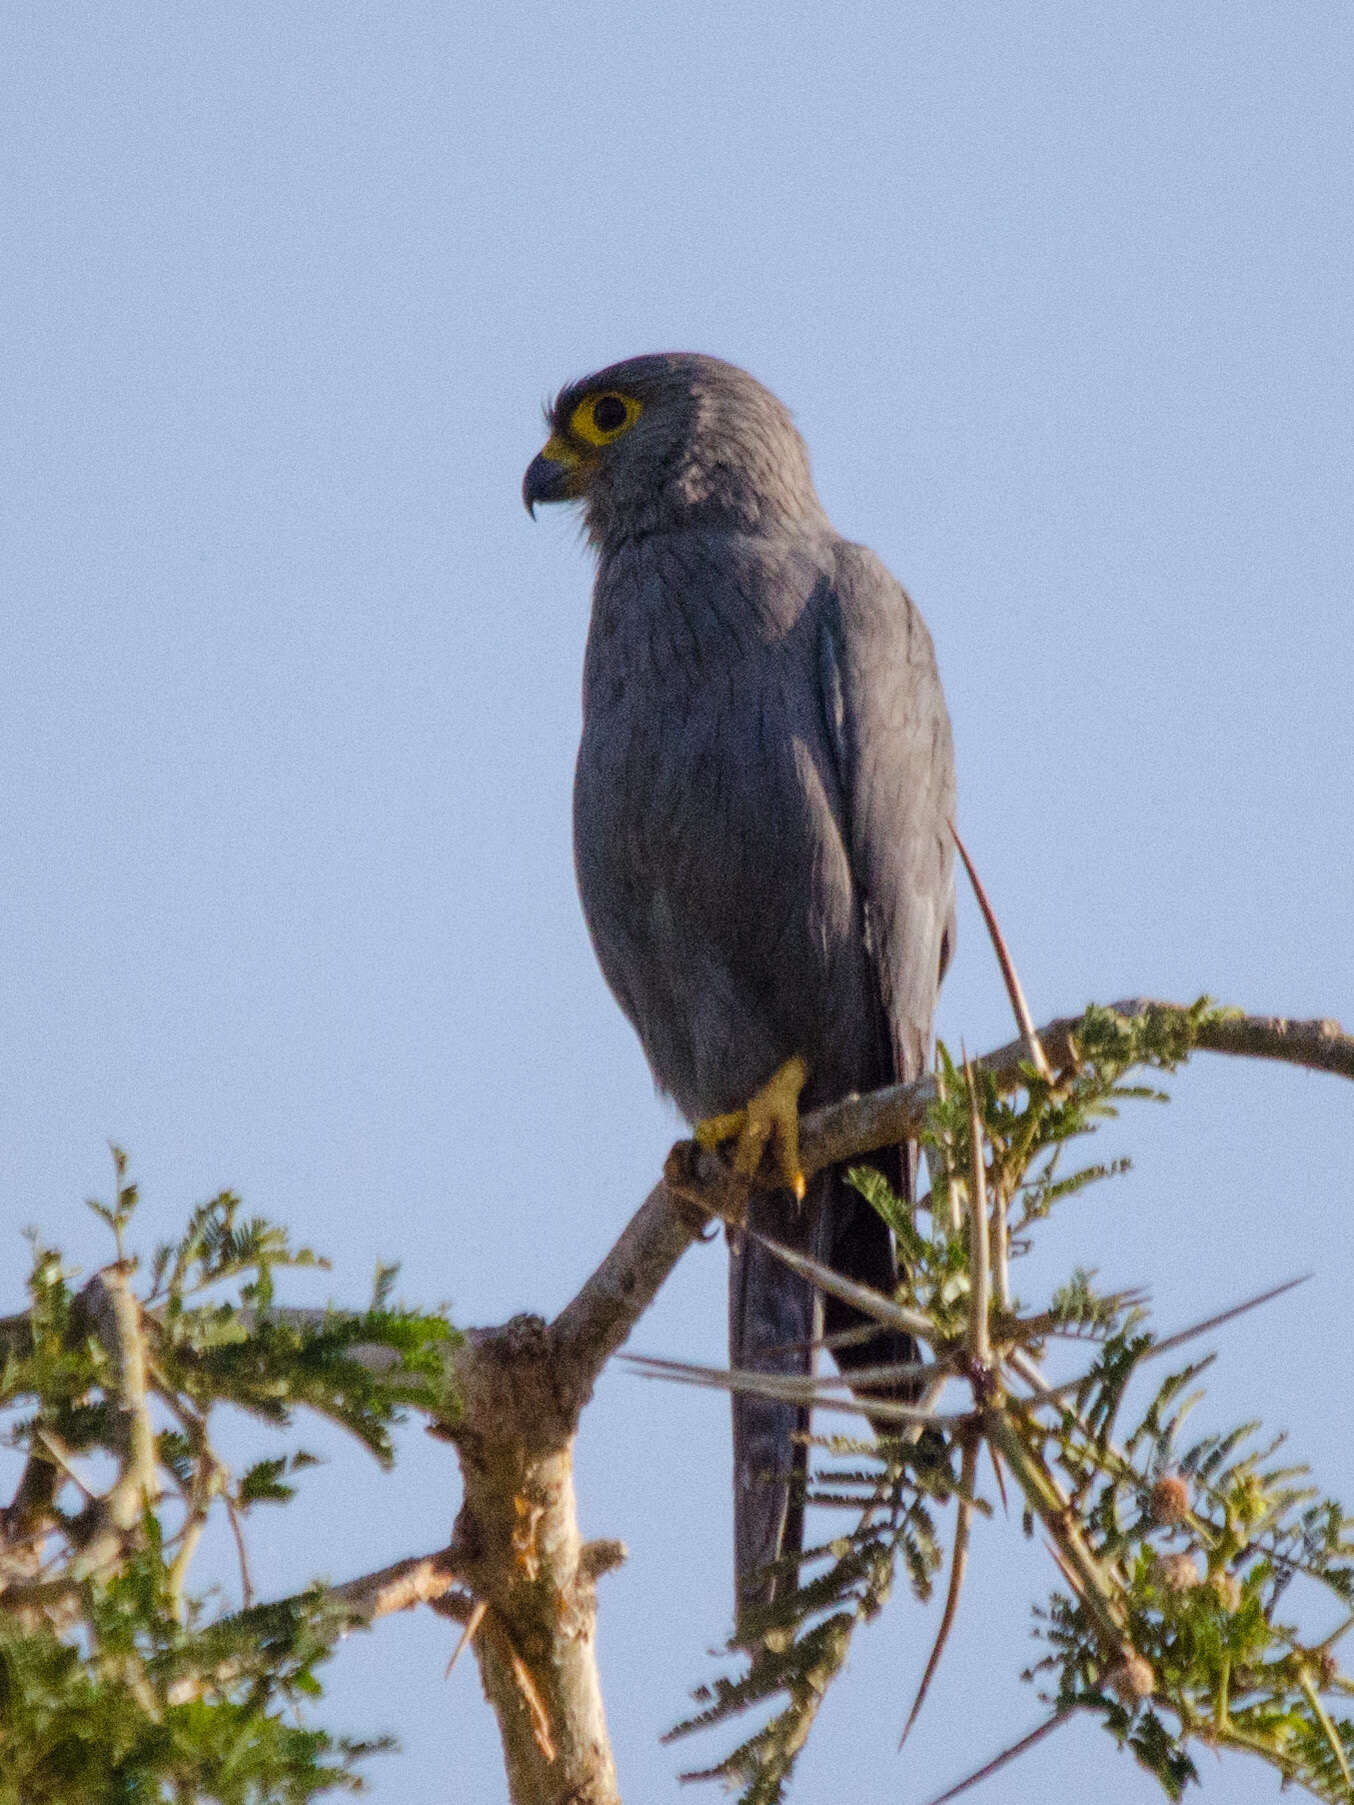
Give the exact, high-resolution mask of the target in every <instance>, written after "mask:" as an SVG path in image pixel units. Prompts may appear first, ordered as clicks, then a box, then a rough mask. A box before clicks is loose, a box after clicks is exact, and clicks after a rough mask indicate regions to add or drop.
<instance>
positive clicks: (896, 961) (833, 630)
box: [819, 542, 954, 1079]
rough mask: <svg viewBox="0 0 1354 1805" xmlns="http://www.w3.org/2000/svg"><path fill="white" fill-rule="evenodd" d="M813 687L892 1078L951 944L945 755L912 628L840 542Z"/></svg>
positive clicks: (890, 588)
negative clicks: (818, 691) (819, 700)
mask: <svg viewBox="0 0 1354 1805" xmlns="http://www.w3.org/2000/svg"><path fill="white" fill-rule="evenodd" d="M836 578H837V580H836V584H835V588H834V590H833V592H832V594H831V595H830V596H829V597H828V598H827V606H826V607H825V608H824V610H823V620H822V629H821V638H820V645H819V663H820V682H821V688H822V696H823V710H824V715H825V717H826V720H827V727H828V737H829V740H830V743H831V745H832V749H833V755H834V758H835V761H836V764H837V771H838V777H839V781H840V785H841V794H842V798H843V804H844V809H845V815H846V819H845V821H844V823H843V830H844V834H845V838H846V843H847V851H848V855H849V857H850V861H851V870H852V875H853V877H854V878H855V882H856V886H857V889H858V891H859V894H860V898H861V903H862V909H863V918H864V924H865V936H866V945H867V949H868V951H869V956H870V959H871V962H872V964H873V966H874V969H875V972H876V974H877V977H878V983H879V994H880V998H881V1001H882V1003H883V1006H884V1012H885V1015H886V1018H887V1020H888V1024H889V1031H890V1035H891V1038H892V1041H893V1059H894V1071H895V1073H896V1075H897V1077H898V1078H900V1079H909V1078H915V1077H916V1076H917V1075H918V1073H919V1072H920V1071H921V1069H922V1067H923V1065H924V1064H925V1061H926V1057H927V1052H928V1048H929V1044H930V1038H931V1018H932V1016H933V1014H934V1013H935V1006H936V995H937V992H938V991H939V988H940V980H941V977H942V975H943V973H944V970H945V966H946V964H947V963H948V961H949V957H950V953H951V951H952V950H953V946H954V874H953V863H954V858H953V843H952V840H951V837H950V821H951V820H952V818H953V815H954V750H953V745H952V742H951V738H950V723H949V716H948V715H947V713H946V711H945V699H944V696H943V695H942V693H941V688H940V676H939V673H938V672H937V670H936V661H935V652H934V650H933V648H932V645H931V636H930V634H929V633H928V632H927V630H926V625H925V622H924V621H923V620H922V618H921V615H920V614H919V613H918V612H917V610H916V608H914V607H913V605H912V602H911V601H910V599H909V598H908V596H907V593H906V592H905V590H904V589H903V588H902V586H901V585H900V584H899V583H898V582H897V581H896V580H895V579H894V578H893V577H892V576H891V575H890V574H889V572H888V571H887V570H886V569H885V567H884V565H883V564H881V563H880V561H879V559H878V558H876V557H875V555H874V554H873V552H870V551H867V550H866V549H865V548H864V547H863V546H859V545H849V544H847V543H845V542H842V543H841V544H840V545H839V546H838V548H837V558H836Z"/></svg>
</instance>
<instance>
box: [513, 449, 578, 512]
mask: <svg viewBox="0 0 1354 1805" xmlns="http://www.w3.org/2000/svg"><path fill="white" fill-rule="evenodd" d="M586 486H587V471H586V469H585V468H584V465H583V460H582V459H581V458H580V457H579V455H578V453H577V452H576V451H575V450H574V449H573V447H572V446H571V445H569V444H568V443H567V442H566V441H565V440H563V439H561V438H560V436H559V434H558V433H556V434H554V435H553V436H552V437H551V438H550V439H549V440H548V441H547V443H546V445H545V447H544V449H543V450H542V451H539V452H538V453H537V454H536V456H535V457H534V458H532V460H531V462H530V463H529V464H528V465H527V473H526V475H525V476H524V477H523V478H522V501H523V503H524V505H525V507H526V510H527V513H528V514H530V515H531V517H532V519H533V520H534V519H535V518H536V504H537V502H544V501H575V500H577V498H578V497H579V496H580V495H581V494H582V493H583V491H584V489H585V487H586Z"/></svg>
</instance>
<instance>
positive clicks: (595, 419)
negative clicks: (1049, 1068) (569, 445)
mask: <svg viewBox="0 0 1354 1805" xmlns="http://www.w3.org/2000/svg"><path fill="white" fill-rule="evenodd" d="M643 411H644V409H643V406H642V404H641V403H640V402H638V401H636V400H635V398H634V396H633V395H622V394H619V393H618V392H617V391H616V390H615V389H604V390H603V391H602V393H601V394H600V395H588V396H587V397H586V398H585V399H584V400H582V401H580V402H579V404H578V406H577V407H576V408H575V409H574V411H573V413H572V414H570V416H569V431H570V432H571V433H573V435H574V437H575V438H577V439H582V440H584V441H585V443H587V444H589V445H610V444H611V442H612V440H613V439H619V438H620V436H621V434H622V433H623V432H629V430H630V428H631V427H632V426H633V425H634V424H635V421H636V420H638V418H639V416H640V415H641V413H643Z"/></svg>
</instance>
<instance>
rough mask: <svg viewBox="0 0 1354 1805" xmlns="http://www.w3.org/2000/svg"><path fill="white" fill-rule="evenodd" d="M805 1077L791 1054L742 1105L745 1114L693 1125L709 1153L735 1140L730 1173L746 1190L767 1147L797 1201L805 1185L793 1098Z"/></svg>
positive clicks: (797, 1058) (796, 1098) (796, 1097)
mask: <svg viewBox="0 0 1354 1805" xmlns="http://www.w3.org/2000/svg"><path fill="white" fill-rule="evenodd" d="M808 1075H809V1068H808V1066H807V1065H806V1064H805V1062H804V1060H803V1059H801V1058H800V1056H799V1054H798V1053H796V1054H795V1056H794V1057H793V1058H792V1059H787V1060H786V1061H785V1064H784V1065H783V1066H781V1068H780V1070H779V1071H777V1072H776V1073H774V1074H773V1075H772V1076H771V1077H770V1078H768V1079H767V1081H766V1083H765V1084H764V1085H763V1086H762V1088H761V1089H760V1090H759V1091H758V1092H757V1094H756V1095H755V1096H754V1097H750V1098H749V1099H748V1104H747V1107H746V1109H735V1110H731V1111H730V1112H729V1114H728V1115H723V1116H708V1117H707V1118H706V1119H705V1121H703V1122H697V1124H696V1126H695V1128H694V1129H693V1131H692V1132H693V1134H694V1136H695V1139H696V1140H697V1142H699V1144H700V1145H701V1146H702V1147H706V1148H708V1149H709V1150H710V1151H711V1152H713V1151H714V1150H715V1149H716V1148H718V1147H720V1146H722V1145H723V1143H724V1142H725V1141H732V1140H735V1139H736V1140H737V1142H738V1145H737V1146H736V1147H735V1148H734V1152H733V1169H734V1171H735V1172H736V1173H737V1175H738V1176H739V1178H741V1179H743V1180H744V1182H745V1183H747V1184H751V1183H752V1182H753V1181H754V1179H755V1178H756V1176H757V1170H758V1168H759V1167H760V1165H761V1163H762V1154H763V1153H764V1152H765V1151H766V1148H767V1146H768V1144H769V1145H770V1146H771V1147H772V1149H773V1152H774V1157H775V1165H776V1170H777V1171H778V1173H779V1174H780V1179H781V1182H782V1184H785V1185H787V1186H788V1187H789V1188H790V1190H792V1191H793V1192H794V1194H795V1196H796V1197H798V1198H799V1199H800V1200H801V1201H802V1200H803V1196H804V1189H805V1184H804V1174H803V1172H802V1171H801V1170H800V1167H799V1093H800V1091H802V1090H803V1088H804V1083H805V1080H806V1079H807V1078H808Z"/></svg>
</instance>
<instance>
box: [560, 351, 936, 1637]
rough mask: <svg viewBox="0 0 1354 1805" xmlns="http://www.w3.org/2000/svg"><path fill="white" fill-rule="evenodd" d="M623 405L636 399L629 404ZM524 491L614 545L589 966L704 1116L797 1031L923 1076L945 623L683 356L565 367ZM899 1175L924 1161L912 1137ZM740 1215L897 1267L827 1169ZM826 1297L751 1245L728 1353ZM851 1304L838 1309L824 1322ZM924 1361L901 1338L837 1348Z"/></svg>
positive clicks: (755, 1479)
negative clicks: (575, 376)
mask: <svg viewBox="0 0 1354 1805" xmlns="http://www.w3.org/2000/svg"><path fill="white" fill-rule="evenodd" d="M622 415H623V416H624V419H623V420H622ZM549 418H550V425H551V429H552V433H551V438H550V441H549V443H548V445H547V446H546V448H545V450H544V451H543V452H542V453H541V455H540V456H539V457H538V458H537V459H536V460H535V462H534V463H533V464H532V466H531V468H530V469H529V470H528V472H527V477H526V481H525V483H524V495H525V497H526V499H527V502H528V504H529V505H534V504H535V503H536V502H537V501H546V500H563V499H576V500H579V501H581V502H582V504H583V508H584V514H585V519H586V523H587V530H588V534H589V537H590V538H591V540H592V542H593V544H594V546H595V547H596V550H597V560H598V568H597V581H596V587H595V589H594V592H593V609H592V622H591V627H590V631H589V635H588V647H587V655H586V660H585V666H584V677H583V738H582V744H581V746H580V749H579V757H578V768H577V774H576V779H575V791H574V836H575V854H576V862H577V869H578V881H579V888H580V891H581V893H582V898H583V906H584V911H585V913H586V916H587V921H588V927H589V929H590V932H591V934H592V938H593V943H594V945H595V947H596V950H597V956H598V959H599V960H600V962H601V966H602V970H603V972H604V973H605V975H606V978H607V981H608V983H609V984H610V986H611V988H612V990H613V991H614V992H615V994H616V996H617V998H618V1000H619V1002H620V1004H621V1007H622V1008H623V1009H624V1010H625V1012H626V1014H627V1015H628V1017H629V1018H630V1020H631V1022H632V1023H633V1024H634V1027H635V1029H636V1031H637V1032H638V1034H639V1037H640V1039H641V1041H642V1043H643V1046H644V1050H645V1053H646V1054H647V1056H648V1059H649V1063H650V1065H651V1067H652V1069H653V1073H654V1076H655V1078H656V1080H657V1082H658V1083H659V1085H660V1086H661V1087H662V1088H663V1089H664V1090H665V1091H667V1092H669V1093H670V1094H671V1096H672V1097H673V1098H674V1099H675V1101H676V1103H677V1105H678V1107H679V1108H680V1109H681V1110H682V1112H683V1113H684V1114H685V1115H686V1116H687V1118H688V1119H689V1120H691V1121H696V1120H698V1119H701V1118H703V1117H707V1116H710V1115H713V1114H719V1113H723V1112H725V1111H729V1110H733V1109H736V1108H738V1107H740V1106H741V1105H742V1104H744V1103H746V1102H747V1100H748V1098H749V1097H750V1096H751V1095H752V1094H753V1093H754V1092H755V1091H756V1090H758V1088H759V1087H760V1086H762V1085H763V1084H764V1083H765V1082H766V1080H767V1079H768V1078H769V1077H770V1076H771V1075H772V1074H773V1072H775V1071H776V1070H777V1069H778V1068H779V1067H780V1066H781V1065H782V1064H783V1063H784V1061H785V1060H787V1059H788V1058H789V1057H790V1056H791V1055H793V1054H801V1055H802V1056H803V1057H804V1058H805V1060H806V1061H807V1063H808V1068H809V1077H808V1082H807V1085H806V1087H805V1091H804V1095H803V1103H804V1105H805V1107H812V1106H813V1105H814V1104H816V1103H820V1102H825V1101H827V1100H829V1099H832V1098H836V1097H839V1096H842V1095H844V1094H845V1093H847V1092H849V1091H852V1090H865V1089H869V1088H872V1087H874V1086H876V1085H879V1084H883V1083H887V1082H890V1081H892V1080H893V1079H894V1078H909V1077H912V1076H915V1075H916V1073H917V1072H918V1071H919V1070H920V1068H921V1066H922V1065H923V1063H924V1061H925V1059H926V1056H927V1051H928V1047H929V1041H930V1033H931V1018H932V1013H933V1010H934V1007H935V1000H936V993H937V989H938V986H939V983H940V978H941V976H942V974H943V970H944V966H945V963H946V961H947V959H948V956H949V951H950V948H951V946H952V942H953V908H954V899H953V881H952V875H951V852H950V836H949V829H948V821H949V818H950V816H951V815H952V813H953V808H954V771H953V757H952V752H951V745H950V732H949V723H948V719H947V717H946V713H945V706H944V701H943V698H942V695H941V690H940V683H939V678H938V676H937V674H936V668H935V660H934V655H933V652H932V648H931V641H930V637H929V635H928V633H927V631H926V628H925V626H924V624H923V622H922V620H921V617H920V616H919V614H918V613H917V611H916V610H915V608H914V607H913V606H912V604H911V602H910V601H909V600H908V598H907V596H906V595H905V593H904V592H903V590H902V589H901V588H900V587H899V585H898V584H897V583H896V582H895V581H894V579H893V578H892V577H891V576H890V575H889V573H888V571H887V570H886V569H885V568H884V566H883V565H882V564H881V563H880V562H879V560H878V559H877V558H876V557H875V556H874V555H873V553H871V552H869V551H867V550H865V549H864V548H863V547H861V546H857V545H851V544H849V543H847V542H846V541H844V540H843V539H841V538H840V537H839V536H838V535H837V533H836V532H835V531H834V529H833V527H832V526H831V524H830V522H829V521H828V519H827V516H826V514H825V513H824V512H823V509H822V506H821V504H820V502H819V500H818V498H817V495H816V494H815V492H814V488H813V483H812V478H811V475H810V471H809V461H808V455H807V452H806V451H805V448H804V445H803V441H802V440H801V439H800V437H799V434H798V433H797V432H796V430H795V428H794V426H793V424H792V422H791V420H790V417H789V415H788V413H787V412H786V410H785V409H784V408H783V407H782V405H781V404H780V402H779V401H777V400H776V398H775V397H774V396H773V395H771V394H770V393H768V391H767V390H766V389H764V388H762V386H761V385H760V384H759V383H757V382H755V381H754V380H753V378H752V377H750V376H748V375H747V374H746V373H745V372H743V371H742V370H738V369H735V368H734V367H733V366H731V365H729V364H725V363H721V362H719V361H718V360H716V359H714V358H708V357H699V356H695V355H690V354H684V353H672V354H664V355H659V356H654V357H641V358H635V359H632V360H630V361H628V362H625V363H621V364H615V365H612V366H611V367H610V368H609V369H606V370H603V371H600V372H599V373H598V374H597V375H594V376H590V377H588V378H586V379H585V380H584V381H583V382H581V383H575V384H573V385H572V386H571V387H569V388H567V389H565V390H564V391H563V392H562V393H561V395H560V396H559V398H558V399H557V400H556V402H555V404H554V406H553V408H552V409H551V412H550V416H549ZM892 1176H893V1177H894V1179H895V1181H896V1182H898V1183H899V1184H901V1185H902V1186H903V1187H904V1188H910V1184H911V1160H910V1157H909V1156H908V1155H907V1153H906V1151H905V1150H904V1151H903V1152H902V1153H901V1154H900V1157H899V1160H898V1161H897V1163H896V1165H895V1167H894V1170H893V1173H892ZM752 1207H753V1214H752V1220H753V1222H754V1224H755V1225H756V1226H758V1227H759V1228H762V1229H764V1230H765V1231H766V1232H769V1233H771V1234H772V1235H773V1236H775V1237H776V1238H779V1239H782V1240H785V1241H789V1242H792V1243H794V1244H796V1245H798V1246H800V1247H804V1248H807V1249H809V1250H811V1251H813V1252H815V1253H816V1254H817V1256H818V1257H819V1258H822V1259H825V1260H827V1261H828V1262H829V1263H830V1264H832V1265H834V1266H835V1267H837V1268H838V1269H840V1270H843V1271H845V1272H847V1273H849V1274H850V1275H851V1276H852V1277H856V1278H860V1279H863V1280H865V1281H867V1282H869V1283H872V1284H875V1285H879V1286H883V1287H884V1288H886V1289H888V1288H891V1287H892V1285H893V1284H894V1282H895V1279H896V1267H895V1259H894V1251H893V1247H892V1244H891V1240H890V1237H889V1234H888V1231H887V1229H886V1228H885V1226H884V1224H883V1223H882V1221H881V1220H880V1219H879V1217H878V1216H876V1215H875V1214H874V1212H873V1211H872V1210H871V1209H870V1208H869V1207H868V1205H866V1204H865V1203H864V1201H863V1200H862V1199H861V1198H860V1197H859V1196H858V1195H857V1194H856V1193H855V1192H854V1191H851V1190H850V1189H849V1188H847V1187H846V1186H845V1184H844V1182H843V1181H842V1178H841V1176H840V1174H839V1173H836V1172H829V1173H824V1174H820V1175H819V1176H818V1177H817V1178H816V1179H815V1180H814V1181H813V1183H812V1184H811V1186H810V1188H809V1193H808V1196H807V1198H806V1199H805V1201H804V1202H803V1203H802V1204H799V1203H796V1201H795V1199H794V1198H793V1196H792V1195H791V1194H790V1192H788V1191H785V1192H778V1193H774V1194H759V1195H758V1196H756V1197H755V1198H754V1200H753V1206H752ZM822 1316H823V1312H822V1309H821V1306H820V1303H819V1301H818V1300H817V1299H816V1297H815V1295H814V1293H813V1292H812V1290H811V1289H810V1288H809V1287H807V1286H806V1285H805V1284H804V1283H803V1282H802V1281H801V1280H799V1279H797V1278H795V1277H794V1276H793V1275H792V1274H790V1273H789V1272H788V1271H787V1270H786V1269H785V1267H784V1266H783V1265H780V1264H779V1263H778V1262H776V1261H775V1259H774V1258H773V1257H772V1256H770V1255H768V1254H767V1253H765V1251H764V1250H763V1249H762V1248H760V1247H759V1246H758V1245H757V1244H756V1243H755V1242H753V1241H752V1240H750V1239H748V1238H745V1237H742V1236H739V1237H735V1238H734V1245H733V1248H732V1262H731V1271H730V1346H731V1359H732V1361H733V1363H734V1364H735V1365H739V1366H751V1367H759V1368H763V1369H774V1370H782V1371H793V1372H803V1371H804V1370H806V1368H807V1365H808V1363H809V1355H808V1353H807V1352H806V1350H805V1346H804V1344H805V1343H806V1342H808V1341H810V1340H811V1339H813V1338H814V1337H815V1336H816V1335H818V1334H820V1333H821V1325H822ZM853 1320H854V1319H853V1318H852V1317H851V1315H850V1313H849V1312H843V1311H842V1310H841V1309H840V1307H832V1306H831V1305H829V1308H828V1310H827V1326H828V1327H829V1329H838V1328H841V1327H844V1326H847V1325H848V1324H849V1323H850V1322H851V1321H853ZM910 1357H912V1349H911V1348H910V1345H909V1344H907V1343H906V1342H905V1341H903V1340H901V1339H899V1338H896V1337H895V1338H889V1337H883V1336H881V1337H879V1338H878V1339H877V1340H876V1341H874V1342H873V1343H871V1344H870V1345H868V1346H866V1347H863V1348H859V1347H858V1348H855V1349H853V1350H851V1351H850V1352H849V1353H847V1352H843V1354H842V1355H841V1360H842V1363H843V1364H844V1365H851V1364H855V1365H860V1364H872V1365H873V1364H880V1363H883V1362H886V1361H890V1360H897V1359H906V1358H910ZM804 1426H805V1420H804V1416H803V1414H802V1413H801V1412H798V1411H797V1410H795V1409H793V1408H791V1407H787V1406H783V1405H778V1404H773V1403H770V1402H767V1401H765V1400H761V1399H757V1398H752V1397H737V1398H735V1401H734V1465H735V1565H736V1571H737V1576H738V1594H739V1602H740V1608H746V1607H747V1606H749V1605H755V1604H757V1603H759V1602H764V1601H765V1600H766V1599H767V1598H768V1597H770V1596H771V1595H772V1592H773V1591H774V1582H773V1581H768V1580H766V1579H765V1578H764V1577H761V1578H759V1577H758V1576H757V1569H759V1568H761V1567H763V1566H764V1565H765V1564H766V1563H767V1562H770V1561H773V1560H776V1559H778V1558H780V1557H782V1556H785V1555H793V1554H794V1553H795V1552H797V1550H798V1548H799V1546H800V1534H801V1522H800V1511H801V1506H800V1504H799V1502H798V1498H797V1491H796V1486H795V1484H794V1476H795V1475H796V1474H799V1473H802V1470H803V1460H804V1455H803V1449H802V1446H797V1445H796V1442H795V1435H796V1432H797V1431H799V1430H802V1429H803V1428H804Z"/></svg>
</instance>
